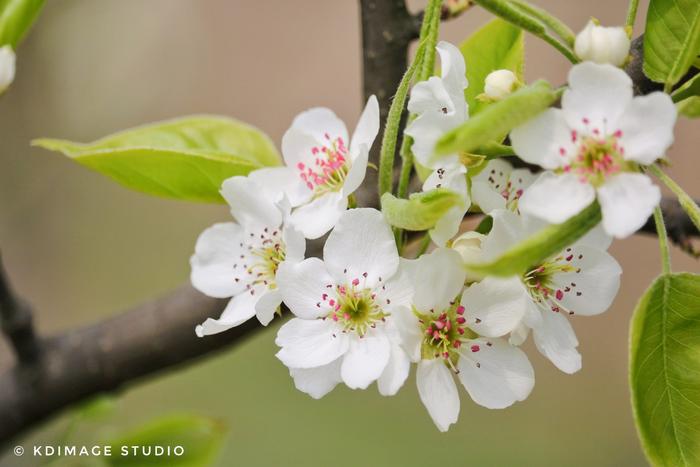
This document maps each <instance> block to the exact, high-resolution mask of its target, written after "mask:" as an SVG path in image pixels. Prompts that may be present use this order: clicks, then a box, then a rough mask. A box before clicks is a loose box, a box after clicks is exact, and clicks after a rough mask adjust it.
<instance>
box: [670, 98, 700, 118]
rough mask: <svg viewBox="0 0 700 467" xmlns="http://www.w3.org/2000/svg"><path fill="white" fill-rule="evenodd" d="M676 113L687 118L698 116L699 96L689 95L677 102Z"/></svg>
mask: <svg viewBox="0 0 700 467" xmlns="http://www.w3.org/2000/svg"><path fill="white" fill-rule="evenodd" d="M676 107H677V108H678V113H679V114H681V115H683V116H684V117H688V118H698V117H700V96H690V97H688V98H686V99H683V100H682V101H680V102H679V103H678V104H676Z"/></svg>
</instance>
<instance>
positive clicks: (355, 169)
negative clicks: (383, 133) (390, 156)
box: [342, 144, 369, 196]
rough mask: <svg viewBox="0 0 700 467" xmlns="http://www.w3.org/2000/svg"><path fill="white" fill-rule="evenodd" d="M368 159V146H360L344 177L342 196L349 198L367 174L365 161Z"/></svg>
mask: <svg viewBox="0 0 700 467" xmlns="http://www.w3.org/2000/svg"><path fill="white" fill-rule="evenodd" d="M368 159H369V146H367V145H364V144H362V145H360V147H359V148H358V149H357V156H356V157H355V158H354V159H353V160H352V162H351V165H350V170H349V171H348V174H347V175H346V176H345V182H344V183H343V190H342V192H343V195H344V196H350V195H351V194H352V193H354V192H355V190H357V189H358V188H359V187H360V185H362V181H363V180H364V179H365V175H366V174H367V161H368Z"/></svg>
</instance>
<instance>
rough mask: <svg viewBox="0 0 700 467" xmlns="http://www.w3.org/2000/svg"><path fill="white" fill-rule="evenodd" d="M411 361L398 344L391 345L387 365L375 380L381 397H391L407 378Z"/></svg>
mask: <svg viewBox="0 0 700 467" xmlns="http://www.w3.org/2000/svg"><path fill="white" fill-rule="evenodd" d="M410 366H411V361H410V360H409V358H408V355H406V352H404V351H403V349H402V348H401V346H399V344H398V343H396V342H392V343H391V353H390V356H389V363H387V365H386V368H384V371H383V372H382V375H381V376H380V377H379V379H378V380H377V388H378V389H379V394H381V395H382V396H393V395H394V394H396V393H397V392H398V391H399V389H401V386H403V383H404V382H405V381H406V378H408V372H409V369H410Z"/></svg>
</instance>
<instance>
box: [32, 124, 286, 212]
mask: <svg viewBox="0 0 700 467" xmlns="http://www.w3.org/2000/svg"><path fill="white" fill-rule="evenodd" d="M32 144H33V145H35V146H40V147H43V148H46V149H50V150H53V151H59V152H62V153H63V154H65V155H66V156H68V157H70V158H71V159H73V160H74V161H76V162H78V163H80V164H82V165H84V166H86V167H89V168H91V169H93V170H96V171H98V172H100V173H102V174H104V175H107V176H109V177H111V178H113V179H114V180H116V181H117V182H119V183H121V184H122V185H124V186H126V187H128V188H131V189H134V190H137V191H141V192H144V193H148V194H152V195H158V196H165V197H169V198H176V199H183V200H191V201H205V202H223V199H222V198H221V195H220V194H219V189H220V188H221V182H223V181H224V180H226V179H227V178H229V177H232V176H234V175H247V174H248V173H249V172H251V171H253V170H255V169H258V168H261V167H265V166H273V165H279V164H280V156H279V154H278V152H277V150H276V149H275V146H274V145H273V144H272V141H270V139H269V138H268V137H267V136H266V135H265V134H264V133H262V132H261V131H260V130H258V129H256V128H253V127H252V126H249V125H246V124H245V123H241V122H238V121H236V120H232V119H228V118H223V117H212V116H194V117H185V118H181V119H177V120H171V121H166V122H159V123H154V124H151V125H146V126H142V127H138V128H134V129H130V130H126V131H123V132H120V133H116V134H114V135H111V136H107V137H106V138H103V139H100V140H98V141H95V142H94V143H88V144H81V143H74V142H71V141H64V140H55V139H38V140H35V141H33V142H32Z"/></svg>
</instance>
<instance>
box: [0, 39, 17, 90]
mask: <svg viewBox="0 0 700 467" xmlns="http://www.w3.org/2000/svg"><path fill="white" fill-rule="evenodd" d="M14 79H15V52H14V51H13V50H12V47H10V46H9V45H5V46H3V47H0V93H2V92H3V91H5V89H7V87H8V86H9V85H10V84H12V80H14Z"/></svg>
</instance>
